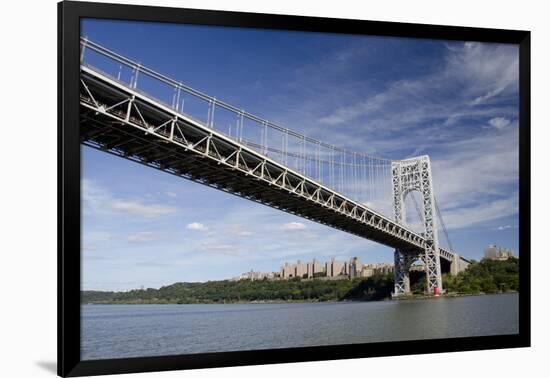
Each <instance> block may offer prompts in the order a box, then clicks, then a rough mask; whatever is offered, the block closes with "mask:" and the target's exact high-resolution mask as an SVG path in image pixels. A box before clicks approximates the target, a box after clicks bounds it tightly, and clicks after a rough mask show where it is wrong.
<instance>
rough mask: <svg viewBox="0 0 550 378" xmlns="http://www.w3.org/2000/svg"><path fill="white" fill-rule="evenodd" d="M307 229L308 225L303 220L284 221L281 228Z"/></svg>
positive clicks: (286, 229) (284, 229)
mask: <svg viewBox="0 0 550 378" xmlns="http://www.w3.org/2000/svg"><path fill="white" fill-rule="evenodd" d="M305 229H306V225H305V224H303V223H301V222H289V223H284V224H283V225H282V226H281V230H283V231H300V230H305Z"/></svg>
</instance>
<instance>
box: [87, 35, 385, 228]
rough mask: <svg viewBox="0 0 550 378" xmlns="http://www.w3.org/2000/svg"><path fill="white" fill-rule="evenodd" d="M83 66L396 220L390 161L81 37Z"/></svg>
mask: <svg viewBox="0 0 550 378" xmlns="http://www.w3.org/2000/svg"><path fill="white" fill-rule="evenodd" d="M80 45H81V55H80V61H81V64H82V65H84V66H87V67H89V68H91V69H93V70H96V71H99V72H101V73H103V74H104V75H107V76H109V77H111V78H112V79H115V80H117V81H119V82H121V83H123V84H125V85H126V86H128V87H130V88H133V89H134V90H136V91H139V92H140V93H142V94H144V95H146V96H147V97H150V98H152V99H154V100H156V101H158V102H161V103H163V104H164V105H165V106H169V107H171V108H172V109H174V110H175V111H177V112H179V113H182V114H185V115H186V116H188V117H191V118H193V119H195V120H196V121H199V122H201V123H202V124H205V125H207V126H208V127H211V128H213V129H216V130H217V131H219V132H222V133H224V134H225V135H227V136H228V137H230V138H233V139H235V140H237V141H239V142H240V143H242V144H244V145H246V146H248V147H250V148H253V149H254V150H256V151H257V152H259V153H261V154H263V155H265V156H268V157H269V158H271V159H273V160H275V161H277V162H279V163H281V164H284V165H285V166H287V167H288V168H290V169H293V170H295V171H297V172H299V173H301V174H303V175H304V176H307V177H308V178H310V179H312V180H315V181H317V182H318V183H320V184H322V185H324V186H326V187H328V188H330V189H332V190H335V191H337V192H339V193H342V194H343V195H346V196H348V197H349V198H352V199H354V200H355V201H358V202H360V203H363V204H365V205H368V206H369V207H371V208H373V209H375V210H377V211H379V212H380V213H382V214H385V215H387V216H390V217H391V216H392V209H391V206H390V205H389V204H391V203H392V202H391V201H392V197H391V160H388V159H384V158H379V157H374V156H371V155H368V154H364V153H360V152H354V151H350V150H347V149H343V148H340V147H337V146H334V145H331V144H328V143H325V142H322V141H320V140H317V139H314V138H311V137H308V136H306V135H304V134H301V133H298V132H296V131H293V130H291V129H289V128H286V127H282V126H280V125H278V124H276V123H274V122H271V121H268V120H266V119H263V118H261V117H258V116H256V115H254V114H251V113H249V112H247V111H245V110H243V109H239V108H237V107H235V106H233V105H231V104H228V103H226V102H224V101H221V100H218V99H216V98H215V97H212V96H209V95H207V94H205V93H203V92H201V91H198V90H196V89H194V88H192V87H190V86H188V85H185V84H184V83H182V82H179V81H177V80H174V79H172V78H169V77H167V76H165V75H163V74H161V73H158V72H156V71H154V70H152V69H150V68H148V67H146V66H143V65H141V64H140V63H138V62H135V61H133V60H131V59H128V58H126V57H124V56H122V55H120V54H118V53H116V52H114V51H111V50H109V49H107V48H105V47H103V46H101V45H99V44H97V43H95V42H93V41H90V40H88V39H86V38H81V40H80Z"/></svg>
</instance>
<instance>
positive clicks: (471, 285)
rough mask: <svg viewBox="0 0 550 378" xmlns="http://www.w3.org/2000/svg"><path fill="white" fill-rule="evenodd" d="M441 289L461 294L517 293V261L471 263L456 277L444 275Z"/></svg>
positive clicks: (514, 259) (486, 260)
mask: <svg viewBox="0 0 550 378" xmlns="http://www.w3.org/2000/svg"><path fill="white" fill-rule="evenodd" d="M443 287H444V288H445V289H446V290H447V292H448V293H461V294H479V293H500V292H507V291H519V259H517V258H515V257H510V258H509V259H508V260H504V261H497V260H489V259H483V260H481V261H480V262H473V263H472V264H471V265H470V266H469V267H468V269H466V270H465V271H463V272H460V273H459V274H458V275H457V276H451V275H445V276H444V277H443Z"/></svg>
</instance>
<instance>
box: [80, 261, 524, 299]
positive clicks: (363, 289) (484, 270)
mask: <svg viewBox="0 0 550 378" xmlns="http://www.w3.org/2000/svg"><path fill="white" fill-rule="evenodd" d="M410 278H411V289H412V292H413V294H423V293H424V290H425V285H426V284H425V282H426V280H425V277H424V273H422V272H411V275H410ZM443 287H444V289H446V291H447V293H459V294H478V293H482V292H483V293H496V292H501V291H518V290H519V260H518V259H516V258H510V259H508V260H506V261H493V260H487V259H483V260H481V261H480V262H473V263H472V264H471V265H470V266H469V267H468V269H466V270H465V271H464V272H461V273H460V274H458V275H457V276H455V277H453V276H450V275H444V276H443ZM392 290H393V275H392V274H385V275H375V276H372V277H368V278H357V279H353V280H348V279H341V280H323V279H313V280H301V279H299V278H295V279H291V280H275V281H270V280H261V281H250V280H241V281H228V280H225V281H208V282H179V283H175V284H172V285H169V286H163V287H161V288H160V289H145V290H131V291H127V292H112V291H83V292H82V293H81V301H82V303H111V304H114V303H182V304H183V303H232V302H253V301H338V300H381V299H387V298H390V297H391V292H392Z"/></svg>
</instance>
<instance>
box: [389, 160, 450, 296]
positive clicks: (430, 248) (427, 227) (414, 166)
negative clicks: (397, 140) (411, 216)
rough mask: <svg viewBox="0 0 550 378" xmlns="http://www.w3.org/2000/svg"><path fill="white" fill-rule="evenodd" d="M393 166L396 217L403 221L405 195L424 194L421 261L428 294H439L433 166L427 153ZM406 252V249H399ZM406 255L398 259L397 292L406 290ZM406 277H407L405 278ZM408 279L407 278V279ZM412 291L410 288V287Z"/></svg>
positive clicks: (440, 284) (439, 280) (402, 222)
mask: <svg viewBox="0 0 550 378" xmlns="http://www.w3.org/2000/svg"><path fill="white" fill-rule="evenodd" d="M391 167H392V193H393V210H394V215H395V220H396V221H397V222H398V223H400V224H404V223H405V222H406V216H405V197H406V196H407V195H408V194H409V193H411V192H413V191H416V192H418V193H420V195H421V197H422V205H423V206H422V207H423V213H422V219H421V220H422V223H423V224H424V232H423V236H424V239H425V241H424V253H423V254H422V256H421V257H422V260H423V261H424V266H425V269H426V281H427V294H429V295H439V294H440V293H442V291H443V286H442V281H441V266H440V259H439V242H438V237H437V236H438V235H437V220H436V209H435V198H434V191H433V183H432V169H431V165H430V158H429V157H428V156H419V157H416V158H411V159H406V160H399V161H394V162H392V164H391ZM400 253H401V254H403V252H400ZM403 261H404V258H402V257H400V256H397V257H396V259H395V272H396V273H395V292H396V295H398V294H399V295H400V293H406V292H407V291H406V288H405V286H404V285H405V281H407V280H408V268H407V267H406V264H405V263H404V262H403ZM403 277H405V278H403ZM404 280H405V281H404ZM409 292H410V289H409Z"/></svg>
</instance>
